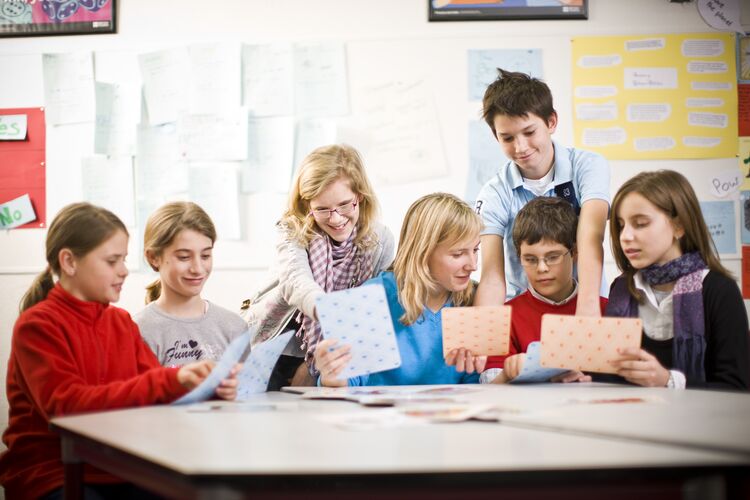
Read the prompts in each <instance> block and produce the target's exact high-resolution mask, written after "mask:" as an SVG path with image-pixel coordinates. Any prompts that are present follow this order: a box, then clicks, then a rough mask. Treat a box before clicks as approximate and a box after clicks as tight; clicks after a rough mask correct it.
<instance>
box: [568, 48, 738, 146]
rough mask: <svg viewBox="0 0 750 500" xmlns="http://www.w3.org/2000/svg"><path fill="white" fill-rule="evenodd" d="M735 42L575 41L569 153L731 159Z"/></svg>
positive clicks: (734, 117) (734, 133)
mask: <svg viewBox="0 0 750 500" xmlns="http://www.w3.org/2000/svg"><path fill="white" fill-rule="evenodd" d="M734 36H735V35H734V34H732V33H685V34H660V35H638V36H611V37H576V38H574V39H573V50H572V54H573V60H572V63H573V71H572V73H573V108H574V109H573V121H574V133H575V144H576V146H577V147H580V148H583V149H587V150H591V151H596V152H598V153H601V154H603V155H604V156H606V157H607V158H610V159H628V160H642V159H643V160H645V159H668V158H730V157H734V156H735V155H736V154H737V76H736V75H737V70H736V59H735V38H734Z"/></svg>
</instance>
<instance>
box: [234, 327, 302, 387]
mask: <svg viewBox="0 0 750 500" xmlns="http://www.w3.org/2000/svg"><path fill="white" fill-rule="evenodd" d="M292 335H294V332H293V331H289V332H287V333H284V334H283V335H279V336H277V337H274V338H272V339H270V340H266V341H265V342H261V343H259V344H255V347H253V350H252V351H250V355H249V356H248V357H247V359H246V360H245V364H244V366H243V367H242V371H240V373H239V374H237V382H238V386H237V400H238V401H242V400H243V399H247V398H248V396H250V394H258V393H260V392H266V389H267V388H268V381H269V380H270V379H271V372H272V371H273V367H274V366H276V362H277V361H278V360H279V356H281V353H282V352H283V351H284V348H285V347H286V345H287V344H288V343H289V340H290V339H291V338H292Z"/></svg>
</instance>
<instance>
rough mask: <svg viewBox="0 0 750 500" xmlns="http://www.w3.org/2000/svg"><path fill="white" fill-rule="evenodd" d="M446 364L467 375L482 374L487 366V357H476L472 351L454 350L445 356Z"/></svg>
mask: <svg viewBox="0 0 750 500" xmlns="http://www.w3.org/2000/svg"><path fill="white" fill-rule="evenodd" d="M445 364H446V365H448V366H454V365H455V366H456V370H458V371H460V372H466V373H474V372H477V373H481V372H483V371H484V367H485V365H486V364H487V356H474V355H473V354H472V353H471V351H469V350H467V349H464V348H463V347H462V348H461V349H453V350H452V351H450V352H449V353H448V355H447V356H445Z"/></svg>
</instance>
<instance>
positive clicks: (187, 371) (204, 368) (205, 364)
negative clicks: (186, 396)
mask: <svg viewBox="0 0 750 500" xmlns="http://www.w3.org/2000/svg"><path fill="white" fill-rule="evenodd" d="M213 368H214V362H213V361H208V360H207V361H196V362H195V363H188V364H186V365H182V366H181V367H180V369H179V370H178V371H177V381H178V382H179V383H180V385H182V387H184V388H185V389H188V390H192V389H194V388H195V387H197V386H198V385H199V384H200V383H201V382H203V380H204V379H205V378H206V377H208V374H209V373H211V370H213Z"/></svg>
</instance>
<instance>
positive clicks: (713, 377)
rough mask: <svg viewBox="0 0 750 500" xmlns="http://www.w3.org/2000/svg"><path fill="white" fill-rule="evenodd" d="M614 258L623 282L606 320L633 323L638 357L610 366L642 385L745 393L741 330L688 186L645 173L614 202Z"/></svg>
mask: <svg viewBox="0 0 750 500" xmlns="http://www.w3.org/2000/svg"><path fill="white" fill-rule="evenodd" d="M612 214H613V215H612V217H611V219H610V237H611V238H612V241H611V242H612V254H613V255H614V258H615V262H616V263H617V266H618V267H619V268H620V270H621V271H622V274H621V275H620V276H619V277H618V278H616V279H615V281H614V282H613V283H612V287H611V289H610V295H609V303H608V305H607V309H606V313H605V314H606V315H607V316H619V317H639V318H641V320H642V321H643V338H642V342H641V346H642V348H641V349H625V350H623V351H621V352H620V355H621V356H620V358H619V359H616V360H613V361H611V363H612V364H613V365H615V366H616V367H617V369H618V375H620V376H621V377H623V378H624V379H625V380H627V381H628V382H631V383H633V384H637V385H642V386H651V387H671V388H677V389H682V388H685V387H705V388H716V389H745V390H746V389H747V388H748V378H749V376H748V366H750V363H748V357H749V356H748V322H747V314H746V312H745V305H744V303H743V300H742V296H741V294H740V291H739V289H738V287H737V284H736V283H735V281H734V279H733V278H732V276H731V275H730V273H729V271H727V270H726V269H725V268H724V267H723V266H722V265H721V262H720V261H719V258H718V255H717V251H716V248H715V246H714V244H713V241H712V239H711V236H710V234H709V232H708V229H707V227H706V223H705V221H704V220H703V216H702V213H701V208H700V204H699V203H698V199H697V197H696V195H695V192H694V191H693V188H692V187H691V186H690V184H689V183H688V181H687V179H686V178H685V177H684V176H683V175H681V174H679V173H677V172H674V171H671V170H660V171H658V172H642V173H640V174H638V175H636V176H635V177H633V178H632V179H630V180H628V181H627V182H625V184H623V185H622V187H621V188H620V190H619V191H618V192H617V194H616V195H615V198H614V200H613V201H612Z"/></svg>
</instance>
